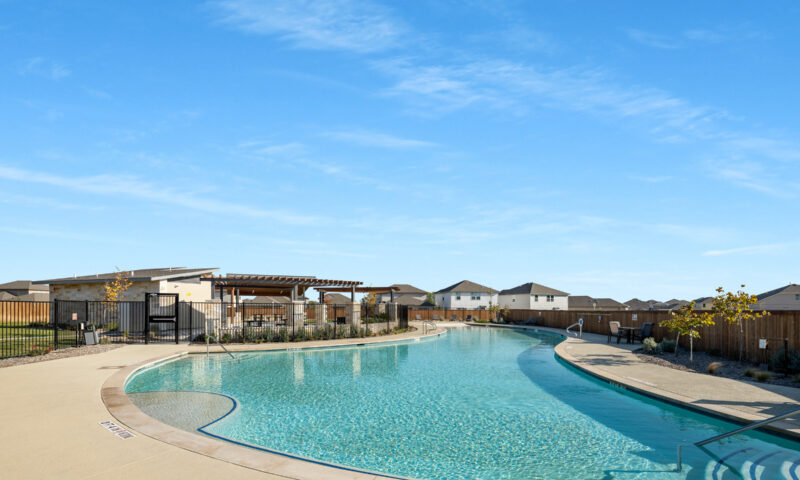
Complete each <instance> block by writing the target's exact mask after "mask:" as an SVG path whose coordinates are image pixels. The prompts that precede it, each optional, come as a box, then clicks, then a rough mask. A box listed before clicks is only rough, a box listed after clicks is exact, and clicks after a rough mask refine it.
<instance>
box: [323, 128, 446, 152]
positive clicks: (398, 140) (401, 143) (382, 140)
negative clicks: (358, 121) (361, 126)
mask: <svg viewBox="0 0 800 480" xmlns="http://www.w3.org/2000/svg"><path fill="white" fill-rule="evenodd" d="M323 136H325V137H327V138H331V139H333V140H338V141H341V142H346V143H352V144H354V145H360V146H364V147H379V148H389V149H395V148H397V149H406V148H423V147H435V146H436V143H433V142H427V141H424V140H415V139H411V138H402V137H397V136H394V135H389V134H386V133H379V132H370V131H367V130H337V131H331V132H325V133H324V134H323Z"/></svg>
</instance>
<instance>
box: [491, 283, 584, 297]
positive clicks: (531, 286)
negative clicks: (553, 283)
mask: <svg viewBox="0 0 800 480" xmlns="http://www.w3.org/2000/svg"><path fill="white" fill-rule="evenodd" d="M528 294H530V295H558V296H567V295H569V293H567V292H562V291H561V290H556V289H555V288H550V287H546V286H544V285H539V284H538V283H533V282H528V283H523V284H522V285H520V286H518V287H514V288H509V289H506V290H500V295H528Z"/></svg>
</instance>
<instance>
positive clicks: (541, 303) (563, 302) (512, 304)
mask: <svg viewBox="0 0 800 480" xmlns="http://www.w3.org/2000/svg"><path fill="white" fill-rule="evenodd" d="M537 300H538V301H537ZM498 302H499V303H500V306H501V307H503V308H510V309H513V310H537V309H538V310H567V309H568V307H569V304H568V303H567V297H566V296H563V295H555V296H554V297H553V301H552V302H548V301H547V295H539V296H538V299H537V298H536V296H534V295H529V294H525V293H521V294H515V295H500V296H499V298H498Z"/></svg>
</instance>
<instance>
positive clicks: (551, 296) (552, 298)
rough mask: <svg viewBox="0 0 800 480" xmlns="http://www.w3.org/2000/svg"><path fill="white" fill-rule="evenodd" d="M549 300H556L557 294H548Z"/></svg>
mask: <svg viewBox="0 0 800 480" xmlns="http://www.w3.org/2000/svg"><path fill="white" fill-rule="evenodd" d="M547 301H548V302H555V301H556V296H555V295H548V296H547Z"/></svg>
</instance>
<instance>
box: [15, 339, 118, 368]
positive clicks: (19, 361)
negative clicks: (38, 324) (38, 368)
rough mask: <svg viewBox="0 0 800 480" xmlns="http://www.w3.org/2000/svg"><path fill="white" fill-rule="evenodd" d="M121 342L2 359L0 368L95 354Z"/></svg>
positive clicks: (112, 348) (112, 347)
mask: <svg viewBox="0 0 800 480" xmlns="http://www.w3.org/2000/svg"><path fill="white" fill-rule="evenodd" d="M123 346H124V345H120V344H109V345H90V346H88V347H80V348H60V349H58V350H53V351H52V352H50V353H48V354H46V355H38V356H35V357H14V358H6V359H3V360H0V368H3V367H13V366H15V365H24V364H26V363H36V362H46V361H47V360H58V359H60V358H68V357H79V356H81V355H93V354H95V353H103V352H108V351H109V350H114V349H115V348H120V347H123Z"/></svg>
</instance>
